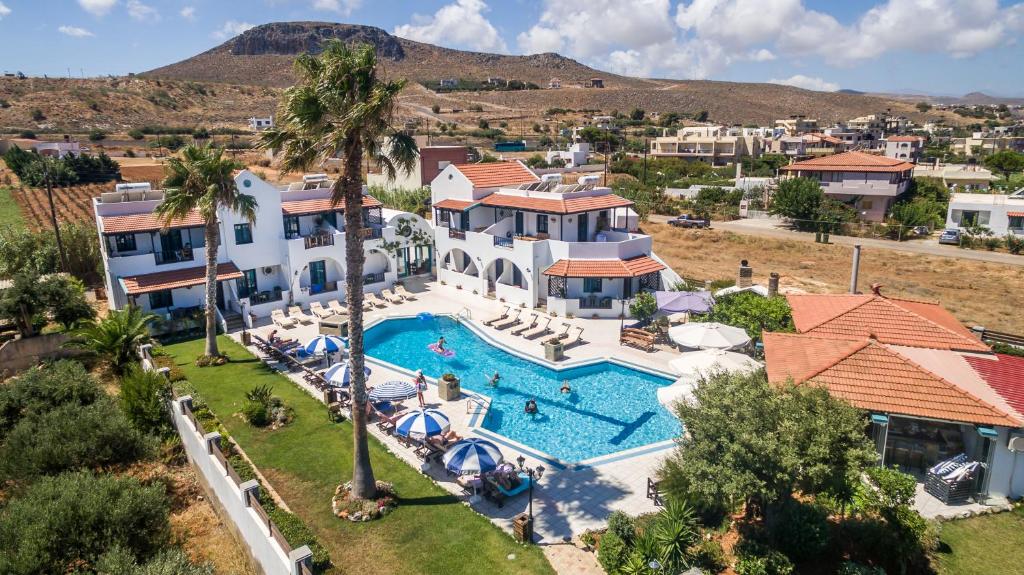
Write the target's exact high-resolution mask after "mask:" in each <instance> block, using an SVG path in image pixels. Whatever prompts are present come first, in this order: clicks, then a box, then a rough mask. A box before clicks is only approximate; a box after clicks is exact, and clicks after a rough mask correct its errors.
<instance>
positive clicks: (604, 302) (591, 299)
mask: <svg viewBox="0 0 1024 575" xmlns="http://www.w3.org/2000/svg"><path fill="white" fill-rule="evenodd" d="M580 309H612V298H610V297H598V296H594V295H591V296H586V297H581V298H580Z"/></svg>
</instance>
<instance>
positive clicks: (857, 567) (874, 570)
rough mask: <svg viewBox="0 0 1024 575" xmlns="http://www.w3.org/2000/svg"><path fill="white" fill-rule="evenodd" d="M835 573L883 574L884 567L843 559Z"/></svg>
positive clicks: (838, 574)
mask: <svg viewBox="0 0 1024 575" xmlns="http://www.w3.org/2000/svg"><path fill="white" fill-rule="evenodd" d="M836 575H885V569H882V568H881V567H872V566H870V565H863V564H861V563H854V562H853V561H843V562H842V563H841V564H840V565H839V569H838V570H837V571H836Z"/></svg>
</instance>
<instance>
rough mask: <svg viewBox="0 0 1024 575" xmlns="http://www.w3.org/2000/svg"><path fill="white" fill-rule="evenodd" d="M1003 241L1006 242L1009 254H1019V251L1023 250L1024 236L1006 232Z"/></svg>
mask: <svg viewBox="0 0 1024 575" xmlns="http://www.w3.org/2000/svg"><path fill="white" fill-rule="evenodd" d="M1004 242H1005V243H1006V250H1007V251H1009V252H1010V253H1011V254H1014V255H1020V253H1021V252H1024V237H1021V236H1018V235H1017V234H1006V238H1005V239H1004Z"/></svg>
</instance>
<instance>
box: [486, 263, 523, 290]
mask: <svg viewBox="0 0 1024 575" xmlns="http://www.w3.org/2000/svg"><path fill="white" fill-rule="evenodd" d="M486 277H487V293H488V295H493V294H495V292H496V290H497V286H499V285H502V286H511V287H513V288H518V289H521V290H525V289H528V287H529V282H528V280H527V278H526V274H524V273H523V270H521V269H519V266H517V265H516V264H515V262H513V261H512V260H510V259H508V258H498V259H496V260H494V261H492V262H491V263H490V264H489V265H488V266H487V273H486Z"/></svg>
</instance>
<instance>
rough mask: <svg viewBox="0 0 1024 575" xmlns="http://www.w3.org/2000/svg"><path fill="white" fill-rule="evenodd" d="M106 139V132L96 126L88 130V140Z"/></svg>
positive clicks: (100, 140)
mask: <svg viewBox="0 0 1024 575" xmlns="http://www.w3.org/2000/svg"><path fill="white" fill-rule="evenodd" d="M106 139H107V133H106V132H104V131H103V130H100V129H98V128H96V129H93V130H90V131H89V141H90V142H102V141H103V140H106Z"/></svg>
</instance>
